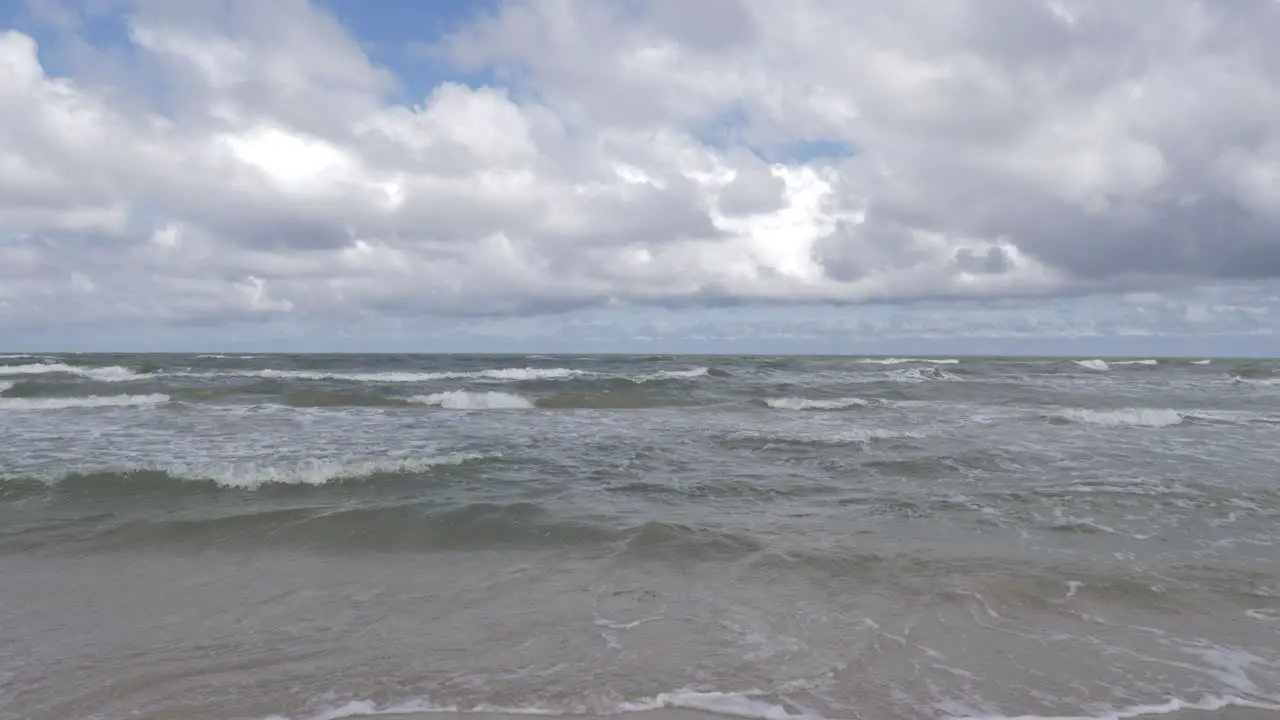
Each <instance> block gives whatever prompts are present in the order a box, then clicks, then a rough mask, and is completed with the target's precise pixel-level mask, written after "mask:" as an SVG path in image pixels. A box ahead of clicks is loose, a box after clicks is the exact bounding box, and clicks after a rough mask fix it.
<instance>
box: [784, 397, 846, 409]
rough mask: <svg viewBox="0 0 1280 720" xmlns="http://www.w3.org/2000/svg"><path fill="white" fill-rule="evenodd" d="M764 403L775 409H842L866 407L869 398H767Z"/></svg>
mask: <svg viewBox="0 0 1280 720" xmlns="http://www.w3.org/2000/svg"><path fill="white" fill-rule="evenodd" d="M764 403H765V405H768V406H769V407H771V408H773V409H775V410H843V409H845V408H851V407H866V406H867V405H870V404H871V401H870V400H863V399H862V398H858V397H847V398H828V399H814V398H801V397H784V398H767V399H766V400H765V401H764Z"/></svg>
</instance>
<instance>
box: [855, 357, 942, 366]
mask: <svg viewBox="0 0 1280 720" xmlns="http://www.w3.org/2000/svg"><path fill="white" fill-rule="evenodd" d="M857 362H858V363H860V364H863V365H906V364H908V363H929V364H933V365H958V364H959V363H960V360H959V359H957V358H943V359H936V358H896V357H890V358H859V359H858V360H857Z"/></svg>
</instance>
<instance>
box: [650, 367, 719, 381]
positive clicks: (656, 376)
mask: <svg viewBox="0 0 1280 720" xmlns="http://www.w3.org/2000/svg"><path fill="white" fill-rule="evenodd" d="M709 374H711V368H708V367H696V368H689V369H688V370H659V371H658V372H656V373H652V374H650V375H641V376H640V377H638V378H636V382H646V381H648V380H670V379H681V378H696V377H704V376H706V375H709Z"/></svg>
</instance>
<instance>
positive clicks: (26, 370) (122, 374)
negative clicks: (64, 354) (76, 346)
mask: <svg viewBox="0 0 1280 720" xmlns="http://www.w3.org/2000/svg"><path fill="white" fill-rule="evenodd" d="M46 374H58V375H77V376H79V377H83V378H88V379H90V380H97V381H99V382H127V381H130V380H138V379H142V378H145V377H146V375H143V374H140V373H137V372H135V371H133V370H130V369H129V368H124V367H120V366H118V365H110V366H107V367H81V366H79V365H68V364H66V363H60V362H54V363H45V362H41V363H24V364H21V365H0V375H3V376H12V375H46Z"/></svg>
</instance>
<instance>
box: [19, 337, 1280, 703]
mask: <svg viewBox="0 0 1280 720" xmlns="http://www.w3.org/2000/svg"><path fill="white" fill-rule="evenodd" d="M1278 457H1280V361H1271V360H1236V359H1217V358H1206V359H1200V358H1191V359H1166V358H1127V359H1112V358H1103V359H1088V358H1082V359H1069V358H998V357H989V358H971V357H954V358H948V357H939V358H879V357H877V358H861V357H692V356H649V357H640V356H569V355H564V356H538V355H504V356H497V355H491V356H478V355H477V356H450V355H436V356H403V355H398V356H390V355H388V356H378V355H252V356H250V355H236V354H227V355H213V354H209V355H198V356H197V355H87V354H81V355H46V356H33V355H7V356H4V357H2V358H0V718H3V719H4V720H10V719H12V720H17V719H21V720H69V719H80V718H83V719H93V720H115V719H121V720H123V719H124V718H130V719H134V720H136V719H156V720H159V719H165V720H173V719H179V718H181V719H183V720H205V719H208V720H214V719H216V720H236V719H246V720H262V719H263V718H286V719H289V720H333V719H335V718H342V717H355V716H363V715H372V714H379V713H381V714H387V715H395V714H401V715H411V716H414V717H432V716H433V715H434V714H438V713H447V712H459V711H463V712H466V711H469V712H477V713H489V714H494V713H497V714H506V715H508V716H509V715H511V714H513V713H518V714H529V713H535V714H550V715H559V714H586V715H594V716H600V715H616V714H625V713H639V714H641V715H643V714H646V713H647V714H648V715H650V716H653V715H656V716H659V717H666V718H675V717H693V716H695V715H698V716H701V715H702V714H706V713H711V714H716V715H725V716H739V717H746V718H758V719H762V720H785V719H786V718H790V717H794V716H799V717H805V718H833V719H853V718H867V719H869V720H881V719H885V720H897V719H916V718H921V719H924V718H1013V717H1031V718H1047V717H1072V718H1130V717H1142V716H1148V715H1150V716H1159V715H1166V716H1168V717H1170V718H1179V720H1181V718H1190V717H1246V716H1247V717H1251V718H1252V717H1276V716H1280V547H1278V544H1280V462H1278ZM1218 711H1221V712H1218Z"/></svg>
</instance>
